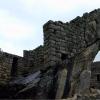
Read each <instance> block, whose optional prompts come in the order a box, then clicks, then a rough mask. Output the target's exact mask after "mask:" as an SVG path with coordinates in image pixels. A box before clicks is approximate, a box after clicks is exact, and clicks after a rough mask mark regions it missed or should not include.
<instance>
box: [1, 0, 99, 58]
mask: <svg viewBox="0 0 100 100" xmlns="http://www.w3.org/2000/svg"><path fill="white" fill-rule="evenodd" d="M99 7H100V0H0V48H2V50H3V51H5V52H9V53H12V54H17V55H21V56H22V55H23V50H30V49H34V48H36V47H37V46H39V45H41V44H43V30H42V27H43V24H44V23H46V22H47V21H48V20H54V21H58V20H60V21H63V22H67V21H70V20H72V19H73V18H75V17H76V16H82V15H83V13H85V12H90V11H92V10H94V9H97V8H99ZM99 58H100V56H98V57H97V60H98V59H99Z"/></svg>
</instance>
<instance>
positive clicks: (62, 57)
mask: <svg viewBox="0 0 100 100" xmlns="http://www.w3.org/2000/svg"><path fill="white" fill-rule="evenodd" d="M65 59H68V54H65V53H62V54H61V60H62V61H63V60H65Z"/></svg>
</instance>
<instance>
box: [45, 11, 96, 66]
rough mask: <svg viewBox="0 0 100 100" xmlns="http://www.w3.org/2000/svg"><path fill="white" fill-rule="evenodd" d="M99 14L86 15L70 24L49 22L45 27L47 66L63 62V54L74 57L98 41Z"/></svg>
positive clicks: (94, 12)
mask: <svg viewBox="0 0 100 100" xmlns="http://www.w3.org/2000/svg"><path fill="white" fill-rule="evenodd" d="M97 15H98V14H97V12H96V11H93V12H91V13H85V14H84V15H83V16H82V17H79V16H78V17H76V18H75V19H74V20H72V21H70V22H69V23H68V22H67V23H63V22H61V21H56V22H53V21H51V20H50V21H48V22H47V23H46V24H45V25H44V27H43V30H44V61H45V66H52V65H55V64H56V63H58V62H59V61H61V55H62V54H68V57H69V58H70V57H73V56H75V55H77V54H78V53H80V52H82V51H83V50H84V49H85V48H87V47H88V46H90V45H92V44H93V43H94V42H95V41H96V40H97V32H96V23H97V22H96V20H95V19H97V17H98V16H97Z"/></svg>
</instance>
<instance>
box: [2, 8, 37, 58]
mask: <svg viewBox="0 0 100 100" xmlns="http://www.w3.org/2000/svg"><path fill="white" fill-rule="evenodd" d="M34 33H35V28H34V27H33V25H31V24H29V23H27V22H24V21H22V20H20V19H18V18H17V17H15V16H14V15H12V13H10V12H9V11H7V10H2V9H0V36H2V37H3V38H2V37H0V48H2V49H3V50H4V51H6V52H10V53H13V54H18V55H21V56H22V52H23V49H24V48H23V45H25V44H23V43H20V42H21V41H22V42H24V41H25V40H26V39H27V40H29V39H30V38H31V37H32V36H33V37H34V35H35V34H34ZM19 41H20V42H19ZM17 42H18V43H17ZM25 42H26V41H25ZM18 44H19V46H18ZM26 47H27V46H26Z"/></svg>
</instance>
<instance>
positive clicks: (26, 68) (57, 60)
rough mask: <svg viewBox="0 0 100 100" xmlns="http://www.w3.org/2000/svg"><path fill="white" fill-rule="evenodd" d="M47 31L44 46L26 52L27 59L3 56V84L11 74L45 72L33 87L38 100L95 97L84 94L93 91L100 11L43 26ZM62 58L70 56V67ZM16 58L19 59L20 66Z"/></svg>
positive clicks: (0, 79)
mask: <svg viewBox="0 0 100 100" xmlns="http://www.w3.org/2000/svg"><path fill="white" fill-rule="evenodd" d="M43 31H44V45H43V46H40V47H38V48H36V49H34V50H30V51H27V50H25V51H24V56H23V57H18V56H14V55H10V54H8V53H4V54H2V53H1V54H0V57H1V58H2V57H4V59H1V63H0V71H1V73H0V82H6V81H9V78H11V75H12V76H13V75H14V77H15V76H16V77H18V76H24V77H26V76H27V75H29V74H32V73H34V72H36V71H38V70H41V76H40V77H39V79H40V80H39V82H37V84H36V85H35V87H32V89H35V90H37V91H35V94H36V95H35V96H34V98H36V99H49V98H50V99H54V98H63V97H64V98H67V97H68V96H74V95H77V99H78V100H86V99H88V100H89V99H90V98H91V97H88V96H86V97H85V96H84V91H85V92H86V90H87V91H89V86H90V70H91V64H92V63H93V60H94V58H95V56H96V54H97V53H98V51H99V50H100V9H97V10H94V11H92V12H90V13H85V14H83V16H82V17H79V16H78V17H76V18H75V19H74V20H72V21H70V22H69V23H68V22H66V23H63V22H61V21H55V22H54V21H51V20H50V21H48V22H47V23H46V24H45V25H44V26H43ZM62 55H67V58H66V59H67V60H68V65H67V64H63V65H61V63H62ZM14 57H17V58H18V63H17V61H14ZM72 58H74V59H72ZM2 60H3V61H2ZM63 66H65V67H66V69H67V71H68V72H66V71H65V70H64V68H63ZM17 67H18V68H17ZM17 69H18V71H17V72H16V70H17ZM61 70H62V72H61V74H60V73H59V72H60V71H61ZM63 71H64V72H63ZM14 72H15V73H14ZM5 73H7V74H5ZM59 75H61V77H59ZM65 81H66V83H65ZM83 83H84V84H83ZM70 85H71V86H70ZM32 86H33V85H32ZM26 87H27V86H26ZM15 88H16V87H14V89H15ZM21 89H22V90H23V88H21ZM21 89H20V91H22V90H21ZM24 89H25V88H24ZM60 89H61V90H62V91H60ZM66 89H68V91H67V92H68V93H67V94H69V95H67V96H66ZM18 90H19V89H18ZM17 92H18V91H17ZM25 93H26V92H25ZM79 94H80V95H79ZM86 94H87V93H86ZM19 95H21V94H19ZM62 95H64V96H63V97H62ZM23 96H24V95H23ZM12 98H13V97H12ZM32 98H33V97H32ZM75 99H76V98H75Z"/></svg>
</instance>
